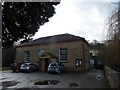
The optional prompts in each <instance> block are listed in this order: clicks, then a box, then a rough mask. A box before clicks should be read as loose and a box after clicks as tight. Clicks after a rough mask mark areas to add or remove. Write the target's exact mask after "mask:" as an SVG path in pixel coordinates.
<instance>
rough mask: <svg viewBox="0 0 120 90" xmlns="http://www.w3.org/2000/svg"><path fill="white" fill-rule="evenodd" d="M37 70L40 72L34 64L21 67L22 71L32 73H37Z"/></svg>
mask: <svg viewBox="0 0 120 90" xmlns="http://www.w3.org/2000/svg"><path fill="white" fill-rule="evenodd" d="M37 70H38V66H37V65H36V64H34V63H24V64H22V65H21V67H20V71H28V72H32V71H37Z"/></svg>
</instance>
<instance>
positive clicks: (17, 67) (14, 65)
mask: <svg viewBox="0 0 120 90" xmlns="http://www.w3.org/2000/svg"><path fill="white" fill-rule="evenodd" d="M22 64H23V62H19V63H12V64H11V67H10V70H13V72H16V71H20V67H21V65H22Z"/></svg>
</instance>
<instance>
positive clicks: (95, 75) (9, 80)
mask: <svg viewBox="0 0 120 90" xmlns="http://www.w3.org/2000/svg"><path fill="white" fill-rule="evenodd" d="M1 73H2V76H1V77H0V83H3V85H1V86H0V88H27V87H29V88H71V87H72V88H109V85H108V82H107V79H106V77H105V75H104V73H103V71H102V70H96V69H93V70H90V71H88V72H65V73H62V74H49V73H47V72H31V73H21V72H19V73H13V72H12V71H11V70H8V71H3V72H1ZM44 80H57V81H60V82H59V83H58V84H56V85H53V84H49V85H34V83H35V82H37V81H44ZM71 83H72V84H73V85H71V86H70V84H71Z"/></svg>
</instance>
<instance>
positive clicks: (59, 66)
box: [48, 62, 65, 74]
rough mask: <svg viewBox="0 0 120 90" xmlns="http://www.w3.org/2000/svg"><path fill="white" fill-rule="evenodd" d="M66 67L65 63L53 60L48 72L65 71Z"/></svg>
mask: <svg viewBox="0 0 120 90" xmlns="http://www.w3.org/2000/svg"><path fill="white" fill-rule="evenodd" d="M64 69H65V67H64V65H63V64H62V63H60V62H52V63H50V64H49V66H48V72H57V73H59V74H60V73H61V72H63V71H64Z"/></svg>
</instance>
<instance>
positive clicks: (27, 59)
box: [24, 51, 30, 62]
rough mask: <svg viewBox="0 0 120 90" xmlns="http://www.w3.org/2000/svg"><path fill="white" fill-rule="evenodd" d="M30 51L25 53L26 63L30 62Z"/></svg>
mask: <svg viewBox="0 0 120 90" xmlns="http://www.w3.org/2000/svg"><path fill="white" fill-rule="evenodd" d="M29 56H30V51H24V62H26V61H29Z"/></svg>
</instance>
